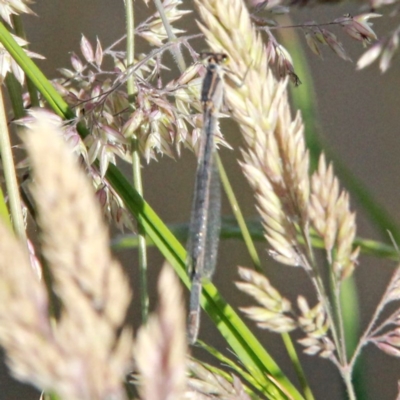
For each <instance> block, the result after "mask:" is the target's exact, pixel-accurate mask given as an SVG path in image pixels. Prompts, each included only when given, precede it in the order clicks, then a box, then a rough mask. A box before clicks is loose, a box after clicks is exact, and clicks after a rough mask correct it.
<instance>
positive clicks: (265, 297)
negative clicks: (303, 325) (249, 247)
mask: <svg viewBox="0 0 400 400" xmlns="http://www.w3.org/2000/svg"><path fill="white" fill-rule="evenodd" d="M239 275H240V277H241V278H242V279H243V280H244V281H245V282H236V286H237V287H238V288H239V289H240V290H242V291H243V292H245V293H247V294H248V295H250V296H252V297H253V298H254V299H255V300H256V301H257V302H258V303H259V304H260V305H261V306H262V307H242V308H241V310H242V311H243V312H244V313H245V314H246V315H247V316H248V317H249V318H250V319H252V320H253V321H256V322H257V326H259V327H260V328H266V329H269V330H271V331H274V332H280V333H281V332H289V331H291V330H293V329H295V328H296V327H297V324H296V321H295V320H294V319H293V318H292V317H290V316H289V315H290V314H292V307H291V304H290V302H289V300H287V299H285V298H284V297H282V296H281V294H280V293H279V292H278V291H277V290H276V289H275V288H274V287H272V285H271V284H270V282H269V280H268V279H267V278H266V277H265V276H264V275H261V274H259V273H257V272H255V271H253V270H250V269H246V268H239Z"/></svg>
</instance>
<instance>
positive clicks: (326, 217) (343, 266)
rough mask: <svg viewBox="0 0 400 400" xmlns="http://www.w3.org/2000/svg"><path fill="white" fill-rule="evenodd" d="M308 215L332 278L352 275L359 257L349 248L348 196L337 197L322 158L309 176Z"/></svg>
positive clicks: (351, 231)
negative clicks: (322, 248) (322, 241)
mask: <svg viewBox="0 0 400 400" xmlns="http://www.w3.org/2000/svg"><path fill="white" fill-rule="evenodd" d="M309 213H310V219H311V223H312V225H313V227H314V228H315V230H316V231H317V233H318V234H319V235H320V236H321V237H322V238H323V240H324V245H325V250H326V252H327V257H328V261H329V262H330V263H333V270H334V273H335V275H336V277H337V278H338V279H339V280H341V279H344V278H346V277H347V276H349V275H350V274H351V273H352V272H353V270H354V266H355V264H356V262H357V257H358V253H359V249H358V248H356V249H355V250H353V247H352V246H353V241H354V238H355V235H356V224H355V214H354V213H351V212H350V201H349V196H348V194H347V193H346V192H345V191H342V192H341V193H339V182H338V180H337V178H336V177H335V176H334V174H333V168H332V165H329V167H327V166H326V161H325V157H324V156H321V157H320V160H319V165H318V170H317V171H316V172H315V173H314V174H313V176H312V184H311V198H310V207H309ZM333 248H335V250H336V251H335V252H334V253H332V249H333Z"/></svg>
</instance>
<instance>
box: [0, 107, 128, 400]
mask: <svg viewBox="0 0 400 400" xmlns="http://www.w3.org/2000/svg"><path fill="white" fill-rule="evenodd" d="M33 114H34V118H33V120H32V121H33V122H32V123H31V124H30V128H31V129H30V130H28V131H27V132H26V133H25V134H24V137H23V139H24V142H25V145H26V147H27V149H28V153H29V156H30V159H31V162H32V167H33V177H34V183H33V185H32V191H33V195H34V198H35V201H36V204H37V209H38V211H39V213H40V217H39V221H40V227H41V229H42V238H43V249H44V253H45V257H46V261H47V264H48V266H49V269H50V273H51V274H52V276H53V280H54V289H55V290H56V292H57V294H58V295H59V297H60V300H61V302H62V309H61V314H60V318H59V319H58V320H57V321H54V320H52V318H51V317H50V316H49V313H48V298H47V292H46V289H45V288H44V286H43V283H42V282H40V281H39V280H38V278H37V277H36V276H35V274H34V273H33V271H32V269H31V267H30V265H29V261H28V258H27V255H25V254H24V251H23V250H22V248H21V246H20V245H19V244H18V243H17V242H16V241H15V239H14V238H13V237H12V235H11V233H9V232H6V231H5V230H4V229H5V228H4V227H0V230H1V231H2V241H1V245H0V246H1V248H0V250H1V251H0V254H1V256H0V271H1V275H2V276H1V278H2V279H1V282H3V283H2V285H3V289H7V290H2V291H1V296H2V299H1V300H2V301H1V305H0V319H1V322H2V324H1V326H2V329H1V333H0V340H1V342H2V345H3V346H4V347H5V350H6V353H7V357H8V360H9V365H10V367H11V368H12V372H13V374H14V375H15V376H17V377H18V378H19V379H21V380H22V381H26V382H30V383H32V384H33V385H35V386H37V387H38V388H39V389H44V390H45V391H48V392H54V393H57V395H58V396H60V398H64V399H77V400H86V399H87V400H89V399H91V400H93V399H104V398H111V397H112V398H113V399H121V400H123V399H125V391H124V388H123V385H122V381H123V379H124V375H125V373H126V372H127V368H128V367H129V366H130V353H131V346H132V335H131V332H130V330H128V329H122V331H121V333H120V334H118V332H120V330H121V328H122V323H123V320H124V318H125V314H126V310H127V306H128V304H129V302H130V292H129V288H128V285H127V283H126V278H125V277H124V275H123V273H122V270H121V268H120V266H119V265H118V263H117V262H115V261H113V260H112V258H111V255H110V253H109V250H108V235H107V229H106V226H105V224H104V223H103V221H102V218H101V215H100V211H99V206H98V204H97V203H96V200H95V197H94V194H93V192H92V189H91V187H90V183H89V181H87V180H86V177H85V175H84V173H83V171H81V170H80V169H79V167H78V165H77V162H76V160H75V159H74V157H73V155H72V154H71V150H69V149H68V146H67V145H66V143H65V142H64V141H63V139H62V138H61V135H62V133H61V128H60V126H59V123H58V122H57V121H56V120H49V119H48V118H47V114H46V113H44V112H39V111H34V112H33ZM35 119H36V121H34V120H35ZM3 246H4V248H3ZM7 249H8V250H7ZM10 267H12V268H10Z"/></svg>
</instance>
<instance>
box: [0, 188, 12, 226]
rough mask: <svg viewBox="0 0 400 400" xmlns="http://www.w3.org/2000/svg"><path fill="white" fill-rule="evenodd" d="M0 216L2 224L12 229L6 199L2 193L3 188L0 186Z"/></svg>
mask: <svg viewBox="0 0 400 400" xmlns="http://www.w3.org/2000/svg"><path fill="white" fill-rule="evenodd" d="M0 218H1V220H2V222H3V224H5V225H7V226H8V227H9V228H10V230H11V231H12V229H13V227H12V224H11V221H10V213H9V212H8V208H7V204H6V200H5V198H4V195H3V190H2V189H1V187H0Z"/></svg>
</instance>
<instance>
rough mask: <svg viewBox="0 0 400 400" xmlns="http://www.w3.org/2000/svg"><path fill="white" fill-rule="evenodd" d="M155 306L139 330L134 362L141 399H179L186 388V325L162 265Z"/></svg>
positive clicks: (172, 280)
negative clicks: (155, 310)
mask: <svg viewBox="0 0 400 400" xmlns="http://www.w3.org/2000/svg"><path fill="white" fill-rule="evenodd" d="M158 293H159V298H160V301H159V307H158V312H157V314H156V315H153V316H151V317H150V319H149V321H148V323H147V325H145V326H143V327H141V328H140V330H139V332H138V337H137V341H136V346H135V359H136V362H137V367H138V370H139V372H140V375H141V377H140V379H141V385H140V389H141V393H142V397H141V398H142V399H143V400H144V399H146V400H161V399H165V400H167V399H170V400H172V399H180V398H181V397H182V394H183V392H184V390H185V385H186V378H185V373H186V351H187V345H186V323H185V310H184V307H183V296H182V291H181V288H180V286H179V282H178V280H177V278H176V276H175V275H174V272H173V270H172V268H170V267H169V266H165V267H164V268H163V269H162V271H161V274H160V278H159V281H158Z"/></svg>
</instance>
